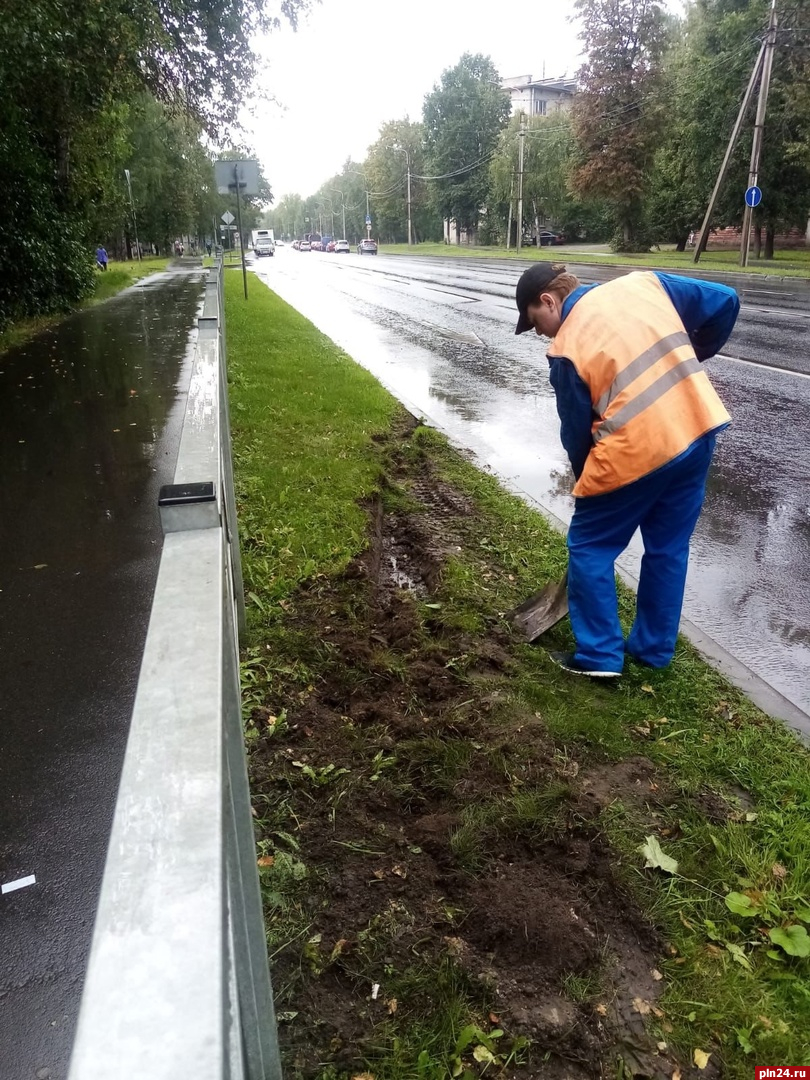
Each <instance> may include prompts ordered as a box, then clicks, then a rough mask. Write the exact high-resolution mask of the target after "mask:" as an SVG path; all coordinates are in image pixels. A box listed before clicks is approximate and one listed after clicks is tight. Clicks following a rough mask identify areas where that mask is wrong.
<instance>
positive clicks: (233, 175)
mask: <svg viewBox="0 0 810 1080" xmlns="http://www.w3.org/2000/svg"><path fill="white" fill-rule="evenodd" d="M214 177H215V179H216V182H217V192H218V193H219V194H220V195H236V220H237V225H238V229H239V247H240V249H241V252H242V282H243V284H244V287H245V299H246V300H247V294H248V287H247V266H246V264H245V235H244V233H243V232H242V201H241V199H240V197H239V196H240V195H258V194H259V163H258V161H215V162H214Z"/></svg>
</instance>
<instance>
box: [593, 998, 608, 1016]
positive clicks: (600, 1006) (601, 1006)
mask: <svg viewBox="0 0 810 1080" xmlns="http://www.w3.org/2000/svg"><path fill="white" fill-rule="evenodd" d="M596 1011H597V1012H598V1013H599V1015H600V1016H607V1005H604V1004H602V1002H601V1001H600V1002H599V1004H598V1005H597V1006H596Z"/></svg>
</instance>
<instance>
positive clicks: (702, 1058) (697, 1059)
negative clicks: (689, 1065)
mask: <svg viewBox="0 0 810 1080" xmlns="http://www.w3.org/2000/svg"><path fill="white" fill-rule="evenodd" d="M711 1056H712V1055H711V1054H707V1053H706V1051H705V1050H695V1052H694V1053H693V1054H692V1060H693V1061H694V1063H695V1065H697V1067H698V1068H699V1069H705V1068H706V1066H707V1065H708V1064H709V1058H710V1057H711Z"/></svg>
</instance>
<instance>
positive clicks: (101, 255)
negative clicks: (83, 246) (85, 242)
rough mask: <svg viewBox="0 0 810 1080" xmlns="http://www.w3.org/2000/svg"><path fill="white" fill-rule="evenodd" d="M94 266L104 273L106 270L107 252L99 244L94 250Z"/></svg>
mask: <svg viewBox="0 0 810 1080" xmlns="http://www.w3.org/2000/svg"><path fill="white" fill-rule="evenodd" d="M96 265H97V266H98V268H99V270H105V271H106V269H107V252H106V251H105V250H104V248H103V247H102V246H101V244H99V246H98V247H97V248H96Z"/></svg>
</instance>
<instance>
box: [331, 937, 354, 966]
mask: <svg viewBox="0 0 810 1080" xmlns="http://www.w3.org/2000/svg"><path fill="white" fill-rule="evenodd" d="M348 945H349V939H348V938H345V937H342V938H339V939H338V940H337V941H336V942H335V944H334V945H333V947H332V952H331V953H330V954H329V963H330V964H333V963H334V962H335V960H337V958H338V957H339V956H340V954H341V953H342V952H343V951H344V949H346V947H347V946H348Z"/></svg>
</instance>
